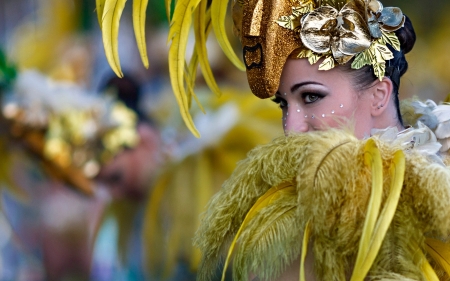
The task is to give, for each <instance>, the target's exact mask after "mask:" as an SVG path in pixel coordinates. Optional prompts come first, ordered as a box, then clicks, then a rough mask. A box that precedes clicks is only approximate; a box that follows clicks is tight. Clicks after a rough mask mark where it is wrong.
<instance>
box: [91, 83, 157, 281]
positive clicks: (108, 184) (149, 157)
mask: <svg viewBox="0 0 450 281" xmlns="http://www.w3.org/2000/svg"><path fill="white" fill-rule="evenodd" d="M101 88H102V91H103V92H104V94H106V95H112V96H114V97H117V98H118V99H119V100H121V101H122V102H123V103H124V104H125V105H126V106H127V107H128V108H130V109H132V110H133V111H134V112H135V113H136V115H137V116H138V123H137V127H136V130H137V134H138V137H139V140H138V142H137V144H136V145H135V146H134V147H133V148H130V149H125V150H123V151H122V152H121V153H119V154H117V155H116V156H115V157H114V158H113V159H112V160H111V161H110V162H108V163H106V164H105V165H104V166H103V167H102V168H101V170H100V172H99V174H98V176H97V177H96V181H97V182H98V183H99V184H100V187H101V188H102V189H103V190H105V191H106V192H107V194H108V197H109V199H108V200H106V201H105V202H104V204H105V205H104V210H103V212H102V219H101V224H100V225H99V229H98V232H97V235H96V242H95V249H94V260H93V268H92V273H91V278H92V280H141V279H142V278H144V268H143V267H142V254H143V253H142V246H141V243H142V239H141V229H142V212H143V207H144V203H145V199H146V197H147V194H148V192H151V189H152V186H153V181H154V178H155V176H156V174H157V173H158V172H159V171H160V170H161V166H162V165H163V160H164V159H163V156H162V147H163V145H162V141H161V136H160V132H159V128H157V127H156V125H155V124H154V122H153V121H151V119H150V118H149V117H148V116H147V115H146V114H145V113H143V110H142V109H141V108H140V105H141V94H142V93H141V90H140V84H139V83H138V82H137V81H136V80H135V79H134V78H132V77H131V76H128V75H126V76H125V77H124V78H117V77H111V78H109V79H107V80H106V81H105V82H104V85H102V87H101Z"/></svg>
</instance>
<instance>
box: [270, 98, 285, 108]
mask: <svg viewBox="0 0 450 281" xmlns="http://www.w3.org/2000/svg"><path fill="white" fill-rule="evenodd" d="M272 101H273V102H274V103H276V104H278V106H279V107H280V108H281V109H283V108H285V107H287V101H286V100H285V99H282V98H280V97H277V96H275V97H274V98H273V99H272Z"/></svg>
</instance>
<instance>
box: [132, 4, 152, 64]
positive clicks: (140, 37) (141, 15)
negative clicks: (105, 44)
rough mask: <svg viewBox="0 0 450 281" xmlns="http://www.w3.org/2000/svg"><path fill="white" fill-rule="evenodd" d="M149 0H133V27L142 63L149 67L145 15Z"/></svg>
mask: <svg viewBox="0 0 450 281" xmlns="http://www.w3.org/2000/svg"><path fill="white" fill-rule="evenodd" d="M147 5H148V0H133V28H134V33H135V35H136V43H137V45H138V49H139V53H140V54H141V59H142V63H143V64H144V66H145V68H148V56H147V43H146V41H145V17H146V10H147Z"/></svg>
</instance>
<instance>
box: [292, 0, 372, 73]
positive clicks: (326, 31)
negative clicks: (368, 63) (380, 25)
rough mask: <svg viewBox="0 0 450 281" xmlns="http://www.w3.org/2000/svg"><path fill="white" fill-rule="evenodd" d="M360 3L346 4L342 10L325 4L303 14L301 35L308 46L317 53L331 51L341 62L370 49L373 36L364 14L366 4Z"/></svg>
mask: <svg viewBox="0 0 450 281" xmlns="http://www.w3.org/2000/svg"><path fill="white" fill-rule="evenodd" d="M357 4H358V3H357V1H355V2H350V3H347V4H346V5H345V6H344V7H343V8H342V9H341V10H340V11H338V10H337V9H335V8H333V7H330V6H323V7H320V8H318V9H315V10H314V11H312V12H310V13H308V14H307V15H305V16H303V18H302V20H301V25H302V28H301V30H300V38H301V40H302V42H303V44H304V45H305V47H307V48H308V49H310V50H311V51H313V52H315V53H318V54H327V53H329V52H332V55H333V57H334V59H335V60H336V61H337V62H338V63H339V64H344V63H346V62H347V61H349V60H350V59H351V58H352V57H353V56H354V55H355V54H357V53H360V52H362V51H364V50H365V49H367V48H369V47H370V44H371V37H370V34H369V32H368V28H367V24H366V23H365V21H364V17H363V15H364V12H365V11H364V5H362V7H361V5H357ZM361 13H363V14H362V15H361Z"/></svg>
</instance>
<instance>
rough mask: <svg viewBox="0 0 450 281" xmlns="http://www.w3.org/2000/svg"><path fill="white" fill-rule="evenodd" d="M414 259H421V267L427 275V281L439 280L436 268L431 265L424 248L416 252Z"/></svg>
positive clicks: (425, 275)
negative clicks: (423, 250)
mask: <svg viewBox="0 0 450 281" xmlns="http://www.w3.org/2000/svg"><path fill="white" fill-rule="evenodd" d="M414 259H415V260H416V261H417V260H419V261H420V269H421V271H422V273H423V275H424V277H425V280H427V281H439V277H438V276H437V274H436V272H435V271H434V269H433V268H432V267H431V265H430V263H429V262H428V260H427V258H426V257H425V255H424V254H423V252H422V250H420V249H419V250H418V251H417V252H416V255H415V257H414Z"/></svg>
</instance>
